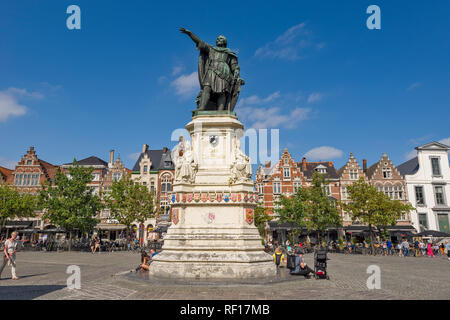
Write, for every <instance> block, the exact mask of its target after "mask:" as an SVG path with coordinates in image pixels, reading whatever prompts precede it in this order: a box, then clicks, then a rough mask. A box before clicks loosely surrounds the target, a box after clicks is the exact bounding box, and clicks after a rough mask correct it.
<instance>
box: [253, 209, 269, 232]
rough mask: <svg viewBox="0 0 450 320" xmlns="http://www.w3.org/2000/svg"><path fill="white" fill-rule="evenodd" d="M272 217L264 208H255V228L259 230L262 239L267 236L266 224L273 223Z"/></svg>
mask: <svg viewBox="0 0 450 320" xmlns="http://www.w3.org/2000/svg"><path fill="white" fill-rule="evenodd" d="M271 220H272V216H271V215H270V214H268V213H267V209H266V208H263V207H257V208H255V226H256V228H258V231H259V234H260V235H261V237H264V235H265V232H264V231H265V226H266V222H268V221H271Z"/></svg>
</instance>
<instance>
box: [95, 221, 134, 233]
mask: <svg viewBox="0 0 450 320" xmlns="http://www.w3.org/2000/svg"><path fill="white" fill-rule="evenodd" d="M96 228H97V229H99V230H110V231H115V230H123V229H126V228H127V227H126V226H125V225H123V224H105V223H102V224H98V225H97V226H96Z"/></svg>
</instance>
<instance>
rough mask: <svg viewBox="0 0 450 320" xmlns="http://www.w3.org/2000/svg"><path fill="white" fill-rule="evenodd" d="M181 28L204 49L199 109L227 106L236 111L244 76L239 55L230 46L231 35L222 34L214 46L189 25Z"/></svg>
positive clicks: (201, 49)
mask: <svg viewBox="0 0 450 320" xmlns="http://www.w3.org/2000/svg"><path fill="white" fill-rule="evenodd" d="M180 31H181V32H182V33H184V34H187V35H188V36H189V37H190V38H191V39H192V41H194V42H195V44H196V45H197V49H198V50H200V57H199V61H198V78H199V82H200V93H199V95H198V97H197V108H198V110H207V109H208V110H225V108H227V109H228V110H229V111H233V109H234V107H235V105H236V102H237V98H238V96H239V92H240V90H241V85H243V84H244V80H242V79H241V78H239V70H240V69H239V65H238V58H237V55H236V53H234V52H233V51H231V50H230V49H228V48H227V39H226V38H225V37H224V36H218V37H217V40H216V46H215V47H213V46H211V45H210V44H207V43H206V42H204V41H203V40H201V39H199V38H198V37H197V36H196V35H195V34H193V33H192V32H191V31H189V30H186V29H185V28H181V29H180Z"/></svg>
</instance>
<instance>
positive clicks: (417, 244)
mask: <svg viewBox="0 0 450 320" xmlns="http://www.w3.org/2000/svg"><path fill="white" fill-rule="evenodd" d="M414 255H415V256H416V257H418V256H420V249H419V241H417V239H416V241H414Z"/></svg>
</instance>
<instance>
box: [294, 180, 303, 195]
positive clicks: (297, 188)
mask: <svg viewBox="0 0 450 320" xmlns="http://www.w3.org/2000/svg"><path fill="white" fill-rule="evenodd" d="M301 187H302V183H301V182H294V193H297V191H298V190H299V189H300V188H301Z"/></svg>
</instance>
